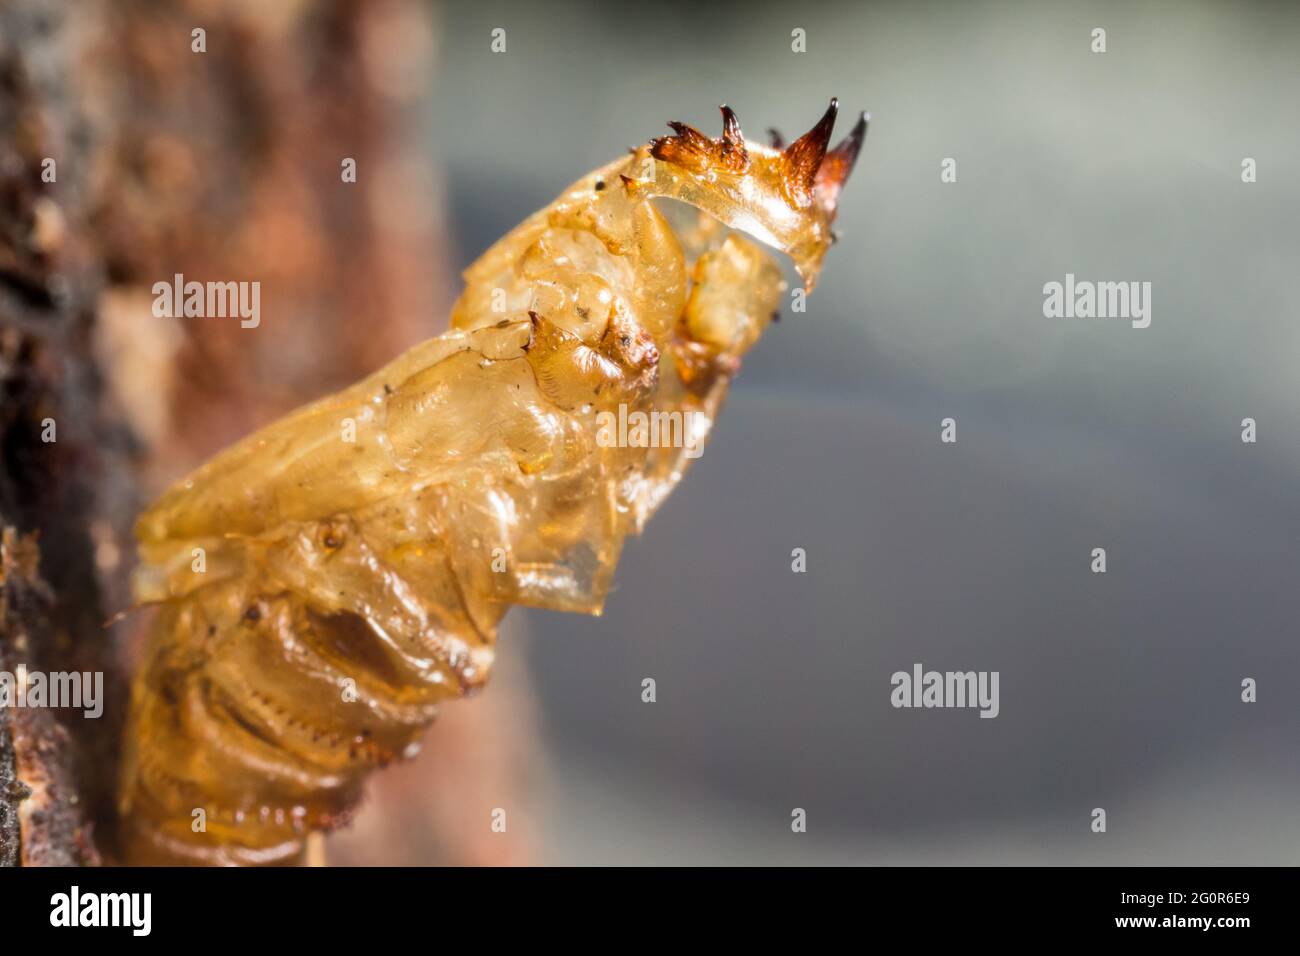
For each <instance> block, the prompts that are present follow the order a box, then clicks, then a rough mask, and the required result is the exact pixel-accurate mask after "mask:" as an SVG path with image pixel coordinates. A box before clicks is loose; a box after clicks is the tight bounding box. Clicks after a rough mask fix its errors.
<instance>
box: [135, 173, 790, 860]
mask: <svg viewBox="0 0 1300 956" xmlns="http://www.w3.org/2000/svg"><path fill="white" fill-rule="evenodd" d="M638 159H644V155H642V156H641V157H639V158H638V157H636V156H634V157H632V158H631V159H628V160H622V161H620V162H618V163H616V164H612V165H611V166H610V167H607V168H606V169H604V170H599V171H597V172H596V173H594V174H592V175H591V176H590V177H586V178H584V180H581V181H579V183H577V184H575V186H574V187H573V188H572V189H571V190H570V191H569V192H568V193H566V195H565V196H563V197H561V199H560V200H558V201H557V203H556V204H554V205H553V206H552V207H550V208H549V209H547V210H544V211H543V212H542V213H539V214H538V215H536V216H534V217H532V218H531V219H530V220H528V221H526V222H525V223H524V224H523V225H521V226H520V227H519V229H517V230H516V231H515V232H514V233H512V234H511V235H510V236H508V237H507V238H506V239H505V240H503V241H502V242H501V243H498V245H497V246H495V247H493V249H491V250H489V251H488V253H486V254H485V255H484V257H483V258H482V259H481V260H480V261H479V262H478V263H477V264H476V265H475V266H473V267H471V269H470V270H469V271H468V272H467V273H466V279H467V289H466V292H465V294H464V295H463V296H462V298H461V301H460V302H459V303H458V305H457V308H456V310H455V312H454V314H453V330H452V331H451V332H448V333H447V334H446V335H444V336H442V337H440V338H438V339H434V340H431V341H430V342H426V343H424V344H422V345H420V346H417V347H416V348H414V349H412V350H411V351H410V352H408V353H406V354H405V355H403V356H402V357H400V358H399V359H397V360H396V361H395V362H393V363H392V364H391V365H389V366H388V367H387V368H385V369H382V370H380V371H379V372H377V373H376V374H375V375H373V376H371V377H370V378H368V379H367V380H365V381H364V382H361V383H359V384H358V385H356V386H354V387H352V388H350V389H347V390H345V391H344V392H341V393H339V394H337V395H333V396H330V397H328V398H326V399H323V400H321V401H319V402H316V403H314V404H313V405H309V406H307V407H306V408H304V409H302V410H300V411H299V412H296V413H294V414H292V415H290V416H288V417H287V418H285V419H283V420H281V421H280V422H277V423H275V424H273V425H271V426H270V427H268V428H267V429H265V430H263V431H262V432H260V433H258V434H256V435H253V436H251V437H250V438H248V439H246V440H244V441H243V442H241V443H239V444H238V445H236V446H234V447H233V448H232V449H230V450H228V451H226V452H224V453H223V454H221V455H219V456H217V457H216V458H215V459H213V460H212V461H211V462H209V463H208V464H207V465H205V466H204V467H203V468H201V469H200V470H199V471H197V472H196V473H195V474H194V475H192V476H190V478H189V479H187V480H186V481H185V482H182V483H180V484H178V485H177V486H176V487H174V488H173V489H172V490H171V491H169V492H168V493H167V494H166V495H164V496H163V498H162V499H161V500H160V501H159V502H158V503H157V504H156V505H155V506H154V507H153V508H152V509H151V510H150V511H149V512H147V513H146V514H145V515H144V516H143V517H142V518H141V520H140V523H139V525H138V528H137V535H138V537H139V538H140V548H141V559H142V561H141V567H140V570H139V572H138V574H137V580H136V590H137V598H138V600H139V601H140V602H141V603H149V604H157V605H159V607H158V610H157V611H156V613H157V619H156V620H155V621H154V622H153V624H152V630H151V635H150V638H149V642H148V647H147V652H146V659H145V662H144V665H143V666H142V668H141V670H140V672H139V675H138V677H137V680H136V683H135V686H134V689H133V694H132V713H131V718H130V722H129V729H128V734H129V736H128V742H127V758H126V762H125V770H124V774H123V778H122V782H121V789H120V801H121V809H122V811H123V816H124V825H125V834H126V840H125V844H126V847H127V851H128V854H129V857H130V858H131V859H133V860H134V861H137V862H149V861H166V862H173V861H182V862H183V861H189V862H197V863H235V864H239V863H270V862H285V861H292V860H294V859H295V858H296V857H297V856H298V854H299V852H300V851H301V848H302V845H303V839H304V837H305V835H306V833H308V832H309V831H312V830H317V829H321V830H327V829H331V828H333V827H336V826H338V825H339V824H340V823H342V822H343V821H345V820H346V819H347V818H348V816H349V814H351V813H352V812H353V809H354V808H355V807H356V805H357V803H358V801H359V799H360V796H361V788H362V786H363V783H364V781H365V778H366V776H367V774H368V773H369V772H370V771H371V770H373V769H374V768H375V767H377V766H382V765H383V764H385V763H387V762H388V761H390V760H393V759H395V758H400V757H402V756H404V755H408V754H409V753H411V752H412V749H413V748H414V747H415V746H416V745H417V743H418V740H419V738H420V736H421V733H422V732H423V730H424V728H425V727H426V726H427V725H428V724H429V722H430V721H431V720H432V719H433V717H434V708H435V707H436V705H437V704H439V703H440V702H442V701H445V700H449V699H452V698H456V697H460V696H463V695H465V694H467V693H470V692H471V691H473V690H475V689H476V688H478V687H479V686H481V685H482V684H483V682H484V681H485V680H486V678H487V674H488V670H489V667H490V665H491V661H492V653H493V642H494V638H495V632H496V626H497V624H498V622H499V620H500V618H501V616H502V615H503V614H504V613H505V611H506V610H507V609H508V608H509V607H510V606H511V605H512V604H525V605H533V606H541V607H549V608H555V609H560V610H568V611H582V612H596V611H598V610H599V609H600V607H601V605H602V603H603V601H604V597H605V594H606V591H607V590H608V588H609V585H610V581H611V578H612V575H613V570H614V567H615V564H616V563H617V559H618V555H619V551H620V549H621V546H622V543H623V540H624V538H625V537H626V535H627V534H629V533H631V532H634V531H637V530H639V529H640V528H641V526H642V525H643V524H644V522H645V520H646V519H647V518H648V517H649V515H650V514H651V513H652V512H653V510H654V509H655V507H657V505H658V504H659V503H660V502H661V501H662V500H663V498H664V497H665V495H666V494H667V492H668V490H669V489H671V487H672V486H673V485H674V484H675V483H676V481H677V480H678V479H679V478H680V477H681V474H682V472H683V470H684V468H685V466H686V464H687V462H688V460H687V458H686V457H685V454H684V448H683V447H681V446H660V447H638V446H635V445H633V446H631V447H618V446H614V447H611V446H609V445H608V444H607V443H602V442H599V441H598V440H597V433H598V428H597V424H596V422H597V416H598V415H600V413H602V412H612V411H614V410H616V409H618V408H619V406H624V412H625V413H626V412H629V411H638V410H640V411H648V410H651V409H653V410H655V411H660V412H678V413H689V414H690V415H692V416H693V417H694V421H693V426H694V430H695V437H696V439H697V440H701V441H702V440H703V437H704V434H705V433H707V431H708V428H709V426H710V424H711V422H712V420H713V417H714V415H715V414H716V412H717V410H718V407H719V405H720V403H721V401H722V399H723V396H724V395H725V393H726V388H727V384H728V382H729V380H730V377H731V375H732V373H733V372H734V371H735V368H736V364H737V356H738V354H739V352H741V351H743V350H744V348H747V347H748V345H749V344H750V343H751V342H752V341H753V339H754V338H756V337H757V333H758V331H759V330H761V328H762V326H763V324H765V323H766V321H767V320H768V318H769V316H770V315H771V313H772V311H773V310H774V309H775V308H776V306H777V304H778V298H779V295H780V291H781V288H782V283H781V280H780V275H779V271H778V270H777V269H776V267H775V265H774V264H773V263H772V262H771V261H770V259H769V258H768V257H767V256H766V254H764V253H762V252H760V251H759V250H758V249H757V247H755V246H753V245H752V244H750V243H748V242H746V241H744V240H741V239H738V238H736V237H730V238H728V237H725V236H723V235H721V234H714V233H710V234H709V235H708V236H705V235H704V234H703V233H702V234H701V236H699V237H696V238H695V239H693V240H690V241H688V242H687V243H686V245H687V250H686V252H685V253H684V252H683V248H682V245H681V243H679V241H678V240H677V239H676V238H675V236H674V234H673V232H672V230H671V229H669V227H668V225H667V223H666V221H665V220H664V219H663V217H662V216H661V215H660V214H659V213H658V212H657V211H656V210H655V209H654V207H653V206H651V205H650V203H649V202H648V201H647V200H645V199H644V198H639V197H638V196H637V195H636V192H635V189H634V188H633V185H632V184H630V181H627V180H624V181H623V182H624V185H622V186H614V187H612V188H606V186H607V184H611V183H612V184H618V183H620V179H619V172H620V170H624V169H626V170H629V171H631V170H632V169H633V168H634V166H635V164H636V162H637V161H638ZM688 255H689V257H690V259H691V262H690V264H689V265H688V262H687V256H688ZM449 785H454V783H452V784H449Z"/></svg>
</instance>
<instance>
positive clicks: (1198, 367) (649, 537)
mask: <svg viewBox="0 0 1300 956" xmlns="http://www.w3.org/2000/svg"><path fill="white" fill-rule="evenodd" d="M437 19H438V50H437V57H438V60H437V65H436V86H435V91H434V93H433V95H432V98H431V100H430V115H429V122H428V131H429V132H428V135H429V137H430V140H431V150H432V152H433V153H434V154H435V156H436V158H437V160H438V164H439V167H440V169H441V170H442V173H443V175H444V176H445V180H444V181H443V182H442V183H441V190H442V192H443V193H444V198H445V201H446V203H447V204H448V208H449V209H450V213H451V219H452V226H453V229H454V236H455V238H456V241H457V243H458V250H459V254H460V256H461V262H460V263H459V264H460V265H462V266H463V265H466V264H468V263H469V262H470V261H472V260H473V259H474V258H475V257H476V256H477V255H478V254H480V253H481V252H482V251H483V249H485V248H486V247H487V245H488V244H489V243H490V242H491V241H492V240H494V239H495V238H496V237H498V236H499V235H501V234H502V233H503V232H505V231H506V230H508V229H509V228H510V227H512V226H513V225H514V224H515V223H517V222H518V221H519V220H521V219H522V218H524V216H526V215H527V214H528V213H530V212H532V211H533V210H534V209H536V208H539V207H541V206H543V205H545V204H547V203H548V202H550V201H551V200H552V199H553V198H554V197H555V195H557V194H558V193H559V191H560V190H561V189H562V188H563V187H565V186H566V185H567V184H569V183H570V182H571V181H573V180H574V179H576V178H577V177H579V176H580V175H582V174H583V173H585V172H587V171H588V170H590V169H592V168H594V167H596V166H598V165H600V164H603V163H605V162H607V161H608V160H610V159H611V158H613V157H615V156H617V155H618V154H619V153H620V152H621V151H622V150H623V149H624V148H625V147H626V146H627V145H629V144H633V143H638V142H643V141H645V140H646V139H647V138H648V137H650V136H655V135H660V134H661V133H662V132H663V131H664V125H663V124H664V122H665V121H666V120H670V119H679V120H683V121H686V122H690V123H693V124H695V125H697V126H699V127H700V128H701V129H704V130H705V131H707V132H709V133H710V135H716V134H717V130H718V127H719V119H718V115H717V105H718V104H719V103H721V102H723V101H725V102H727V103H729V104H730V105H731V106H733V107H734V108H735V109H736V110H737V112H738V114H739V116H740V120H741V123H742V125H743V126H744V128H745V130H746V132H747V133H748V134H749V136H750V137H751V138H755V139H761V138H764V137H763V133H762V131H763V130H764V129H765V128H766V127H768V126H777V127H779V128H781V129H782V130H783V131H784V132H785V133H786V135H787V137H793V136H797V135H798V134H800V133H802V132H803V131H804V130H806V129H807V128H808V127H809V126H810V125H811V124H812V123H813V122H814V121H815V120H816V119H817V117H818V116H819V115H820V113H821V111H822V110H823V109H824V108H825V105H826V101H827V99H828V98H829V97H830V96H831V95H836V96H838V97H839V98H840V102H841V106H842V109H843V112H842V114H841V126H840V130H839V131H838V132H839V135H842V134H843V132H844V131H846V130H847V127H848V125H849V119H850V118H851V116H852V113H853V112H855V111H857V110H859V109H863V108H866V109H869V110H870V111H871V112H872V116H873V120H872V125H871V132H870V135H869V136H868V139H867V144H866V148H865V149H864V151H863V154H862V157H861V159H860V161H859V165H858V169H857V171H856V172H855V174H854V176H853V178H852V180H851V181H850V183H849V186H848V188H847V191H846V192H845V194H844V196H843V198H842V202H841V208H840V219H839V223H838V225H839V227H840V229H841V231H842V233H843V241H842V242H841V244H840V245H838V246H837V247H835V248H834V249H833V250H831V253H830V255H829V257H828V260H827V264H826V269H825V271H824V273H823V277H822V281H821V284H820V286H819V287H818V289H817V291H816V293H815V294H814V295H813V296H812V297H811V298H810V299H809V303H808V311H807V313H806V314H794V315H792V314H790V312H789V310H788V309H786V310H785V314H784V318H783V321H782V322H781V323H780V324H779V325H777V326H774V327H773V328H772V329H771V330H770V331H769V333H768V334H767V336H766V337H765V338H764V340H763V341H762V342H761V343H760V344H759V346H758V347H757V348H756V349H755V350H754V352H753V353H751V357H750V358H749V359H748V361H747V363H746V366H745V368H744V371H743V373H742V375H741V378H740V380H739V383H738V386H737V388H736V390H735V391H734V393H733V396H732V398H731V400H730V403H729V406H728V408H727V410H726V411H727V413H726V414H725V415H724V416H723V417H722V420H721V422H720V426H719V428H718V430H717V432H716V436H715V438H714V440H713V443H712V444H711V445H710V446H709V447H708V449H707V451H706V452H705V454H704V456H703V458H702V459H701V460H700V461H699V462H697V463H696V465H695V468H694V471H693V473H692V474H691V475H689V477H688V479H687V480H686V481H685V482H684V484H683V486H682V487H681V488H680V489H679V490H678V491H677V493H676V494H675V496H674V497H673V498H672V499H671V500H670V501H669V503H668V504H667V506H666V507H665V508H664V510H663V511H662V512H661V513H660V515H659V516H658V517H657V518H656V520H655V521H654V522H653V523H652V524H651V526H650V528H649V530H648V532H647V534H646V535H645V536H644V537H643V538H641V539H639V540H634V541H632V542H631V543H630V545H629V547H628V549H627V551H626V553H625V557H624V559H623V563H622V566H621V567H620V570H619V576H618V582H619V583H618V589H617V591H616V593H615V594H614V595H613V596H612V598H611V600H610V602H609V605H608V608H607V610H606V613H605V616H604V617H603V618H601V619H585V618H580V617H575V616H562V615H548V614H541V613H532V612H528V613H523V614H521V613H520V612H515V613H514V615H512V625H511V626H508V627H507V631H506V634H505V635H504V637H503V647H502V653H503V654H506V655H514V654H519V653H520V652H521V648H523V649H526V654H527V657H528V659H529V660H530V662H531V667H532V671H533V674H534V680H535V682H536V684H537V689H538V698H539V707H540V710H541V713H542V716H543V725H544V729H545V734H546V739H547V745H548V749H549V751H550V755H551V759H552V768H553V769H552V773H551V774H550V778H551V779H550V782H549V784H548V786H547V788H546V804H545V808H544V813H543V815H542V830H543V832H542V836H543V839H544V841H545V853H544V858H545V859H546V860H547V861H549V862H565V863H589V862H600V863H687V864H695V863H751V862H765V863H775V862H791V863H934V862H943V863H1019V862H1025V863H1030V862H1032V863H1049V864H1050V863H1164V864H1190V863H1208V864H1226V863H1295V862H1297V858H1298V857H1300V800H1298V799H1297V798H1298V797H1300V760H1298V759H1297V746H1296V744H1297V739H1298V736H1297V735H1298V732H1300V697H1298V696H1297V683H1298V681H1300V652H1298V651H1297V621H1296V618H1297V609H1298V608H1300V588H1297V582H1296V577H1297V568H1298V567H1300V506H1298V504H1297V495H1296V485H1297V477H1298V476H1300V414H1298V412H1297V401H1296V399H1297V391H1298V389H1297V371H1296V368H1297V350H1298V348H1300V321H1298V320H1300V315H1298V314H1297V313H1298V309H1297V297H1296V282H1297V268H1296V266H1297V262H1300V236H1298V235H1297V227H1296V222H1297V214H1298V213H1300V129H1298V123H1297V120H1298V115H1297V102H1298V100H1300V97H1298V94H1300V55H1298V52H1300V10H1297V8H1296V7H1295V6H1293V5H1285V4H1277V5H1270V4H1262V3H1254V4H1250V3H1241V4H1215V3H1189V2H1179V3H1160V4H1150V3H1142V4H1133V3H1126V2H1124V3H1121V2H1114V3H1071V4H1062V5H1056V4H1045V3H1005V4H990V3H934V4H923V3H897V4H818V5H815V6H814V5H803V4H794V3H763V4H754V3H745V4H740V3H735V4H710V5H708V6H707V7H704V6H703V5H701V6H698V7H697V6H696V5H695V4H687V3H672V2H669V3H664V2H655V3H648V4H645V3H643V4H633V5H626V6H624V5H617V6H616V5H612V4H610V5H605V4H595V3H568V4H563V3H561V4H555V3H547V4H530V3H522V2H520V3H491V2H485V3H476V4H473V5H469V4H463V5H462V4H452V5H444V6H443V7H442V8H440V9H439V11H438V13H437ZM495 27H503V28H505V29H506V31H507V43H508V47H507V52H506V53H505V54H492V53H491V52H490V51H489V34H490V31H491V30H492V29H493V28H495ZM795 27H801V28H803V29H805V30H806V31H807V43H808V52H806V53H804V54H795V53H792V52H791V49H790V32H791V30H792V29H794V28H795ZM1094 27H1103V28H1105V29H1106V31H1107V46H1108V52H1106V53H1105V54H1094V53H1093V52H1091V50H1090V44H1091V36H1090V34H1091V31H1092V29H1093V28H1094ZM837 138H838V136H837ZM945 157H952V158H954V159H956V161H957V176H958V180H957V182H956V183H954V184H942V183H940V180H939V168H940V163H941V161H942V160H943V159H944V158H945ZM1243 157H1253V158H1254V159H1255V160H1256V161H1257V163H1258V182H1257V183H1255V184H1252V185H1246V184H1243V183H1242V181H1241V175H1240V174H1241V161H1242V159H1243ZM1067 272H1072V273H1074V274H1075V275H1076V276H1078V277H1079V278H1080V279H1093V280H1139V281H1150V282H1151V283H1152V284H1153V292H1152V303H1153V315H1152V323H1151V326H1150V328H1148V329H1145V330H1135V329H1132V328H1130V327H1129V324H1128V322H1126V321H1123V320H1100V319H1092V320H1087V319H1047V318H1044V317H1043V314H1042V305H1043V293H1042V287H1043V284H1044V283H1046V282H1049V281H1061V280H1063V278H1064V276H1065V274H1066V273H1067ZM948 416H951V417H953V418H955V419H956V420H957V429H958V442H957V443H956V444H955V445H946V444H942V443H941V442H940V440H939V430H940V426H939V422H940V420H941V419H943V418H945V417H948ZM1247 416H1249V417H1253V418H1255V419H1257V421H1258V423H1259V441H1258V443H1257V444H1255V445H1246V444H1243V443H1242V442H1241V440H1240V432H1241V426H1240V422H1241V419H1242V418H1244V417H1247ZM794 547H802V548H805V549H807V553H808V572H807V573H806V574H793V573H792V572H791V570H790V552H791V549H792V548H794ZM1094 547H1104V548H1106V549H1107V553H1108V567H1109V570H1108V573H1106V574H1104V575H1095V574H1092V573H1091V572H1090V570H1089V563H1090V552H1091V549H1092V548H1094ZM914 662H921V663H923V664H924V665H925V666H926V667H927V668H934V669H938V670H966V669H975V670H997V671H1000V672H1001V688H1000V689H1001V715H1000V716H999V717H998V718H997V719H995V720H981V719H978V717H977V715H976V712H975V711H970V710H968V711H961V710H896V709H894V708H892V707H891V706H890V703H889V695H890V690H891V688H890V683H889V679H890V675H891V674H892V673H893V672H894V671H896V670H910V668H911V666H912V664H913V663H914ZM643 677H653V678H655V680H656V681H657V684H658V702H657V703H655V704H653V705H651V704H644V703H642V702H641V698H640V688H641V680H642V678H643ZM1244 677H1254V678H1255V679H1256V680H1257V681H1258V682H1259V701H1258V703H1255V704H1249V705H1248V704H1244V703H1242V702H1241V700H1240V682H1241V680H1242V678H1244ZM794 807H802V808H805V809H806V810H807V814H808V832H807V833H806V834H802V835H796V834H793V833H791V830H790V813H791V809H792V808H794ZM1094 807H1104V808H1106V810H1107V813H1108V832H1107V833H1106V834H1104V835H1094V834H1092V833H1091V832H1090V830H1089V824H1090V811H1091V810H1092V808H1094Z"/></svg>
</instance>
